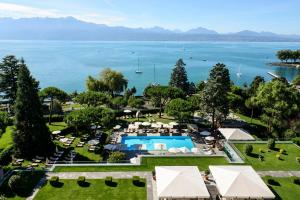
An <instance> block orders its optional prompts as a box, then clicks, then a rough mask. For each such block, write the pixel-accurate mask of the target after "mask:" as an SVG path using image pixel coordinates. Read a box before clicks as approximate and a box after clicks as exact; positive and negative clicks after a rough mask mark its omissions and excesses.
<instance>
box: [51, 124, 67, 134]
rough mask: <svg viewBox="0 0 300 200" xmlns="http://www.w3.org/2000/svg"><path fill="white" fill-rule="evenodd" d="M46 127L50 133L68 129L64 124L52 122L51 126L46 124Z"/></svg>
mask: <svg viewBox="0 0 300 200" xmlns="http://www.w3.org/2000/svg"><path fill="white" fill-rule="evenodd" d="M47 126H48V127H49V129H50V131H51V132H53V131H60V130H63V129H65V128H67V127H68V125H67V124H66V123H65V122H52V123H51V125H50V124H48V123H47Z"/></svg>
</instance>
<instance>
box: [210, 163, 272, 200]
mask: <svg viewBox="0 0 300 200" xmlns="http://www.w3.org/2000/svg"><path fill="white" fill-rule="evenodd" d="M209 169H210V171H211V174H212V176H213V177H214V179H215V181H216V185H217V188H218V190H219V192H220V194H221V195H222V196H223V197H225V198H234V197H238V198H273V199H274V198H275V196H274V194H273V193H272V192H271V190H270V189H269V188H268V186H267V185H266V184H265V183H264V182H263V180H262V179H261V178H260V176H259V175H258V174H257V173H256V172H255V171H254V169H253V168H252V167H251V166H209Z"/></svg>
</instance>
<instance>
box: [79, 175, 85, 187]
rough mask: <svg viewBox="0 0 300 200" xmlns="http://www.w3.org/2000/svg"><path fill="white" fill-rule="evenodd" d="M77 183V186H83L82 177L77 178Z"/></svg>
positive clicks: (83, 179)
mask: <svg viewBox="0 0 300 200" xmlns="http://www.w3.org/2000/svg"><path fill="white" fill-rule="evenodd" d="M77 183H78V185H80V186H83V185H84V184H85V177H84V176H79V177H78V178H77Z"/></svg>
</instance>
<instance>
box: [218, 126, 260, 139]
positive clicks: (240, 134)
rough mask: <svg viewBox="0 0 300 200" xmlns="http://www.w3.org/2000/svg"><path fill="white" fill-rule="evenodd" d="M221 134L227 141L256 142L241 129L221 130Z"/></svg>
mask: <svg viewBox="0 0 300 200" xmlns="http://www.w3.org/2000/svg"><path fill="white" fill-rule="evenodd" d="M218 130H219V131H220V133H221V134H222V135H223V136H224V137H225V138H226V140H255V139H254V137H252V135H250V134H249V133H248V132H246V131H245V130H243V129H239V128H219V129H218Z"/></svg>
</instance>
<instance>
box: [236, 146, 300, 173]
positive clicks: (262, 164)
mask: <svg viewBox="0 0 300 200" xmlns="http://www.w3.org/2000/svg"><path fill="white" fill-rule="evenodd" d="M245 145H246V144H245V143H243V144H235V146H236V147H237V149H238V150H239V151H240V152H241V153H242V154H243V156H244V157H245V158H246V163H247V164H249V165H252V166H253V167H254V168H255V169H256V170H300V163H299V162H297V161H296V157H299V156H300V148H298V147H297V146H296V145H294V144H283V143H281V144H276V148H275V150H268V148H267V144H266V143H264V144H254V143H253V144H252V146H253V152H252V155H250V156H246V154H245V153H244V146H245ZM259 149H262V150H263V153H261V152H259ZM280 149H284V150H285V151H286V154H281V157H282V159H281V160H279V159H278V158H276V154H279V150H280ZM259 154H260V155H262V156H263V161H260V160H259V158H258V156H259Z"/></svg>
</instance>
